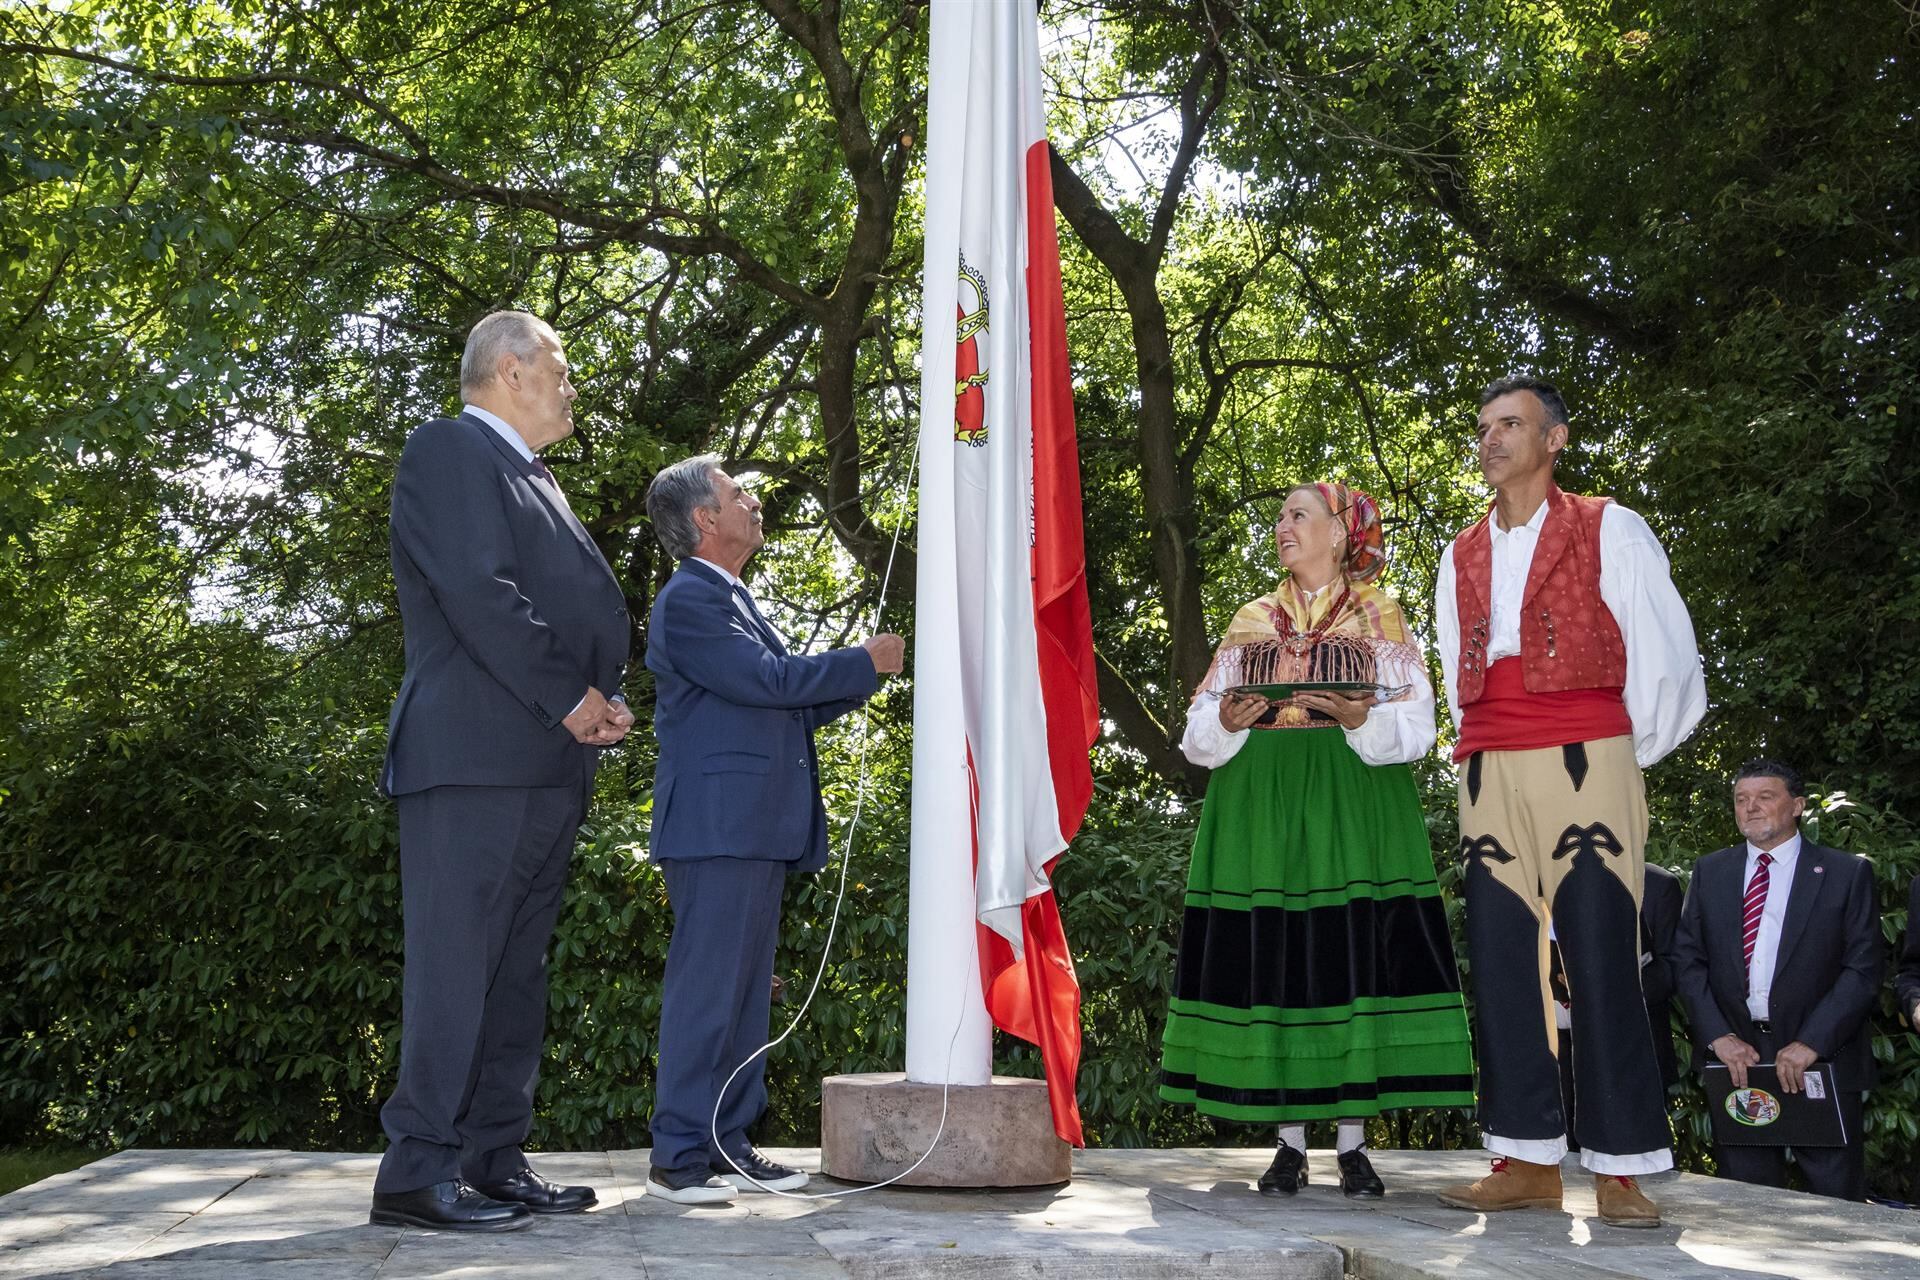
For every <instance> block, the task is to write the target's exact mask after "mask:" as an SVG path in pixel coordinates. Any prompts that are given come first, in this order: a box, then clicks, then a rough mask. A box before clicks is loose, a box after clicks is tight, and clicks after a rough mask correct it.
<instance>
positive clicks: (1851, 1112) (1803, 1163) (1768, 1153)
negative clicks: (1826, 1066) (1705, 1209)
mask: <svg viewBox="0 0 1920 1280" xmlns="http://www.w3.org/2000/svg"><path fill="white" fill-rule="evenodd" d="M1787 1043H1791V1042H1790V1041H1788V1042H1782V1041H1781V1040H1780V1039H1779V1038H1778V1037H1777V1036H1774V1035H1771V1034H1769V1033H1767V1032H1764V1031H1763V1032H1761V1033H1760V1034H1759V1036H1758V1037H1757V1038H1756V1041H1755V1043H1754V1046H1753V1047H1754V1049H1755V1050H1756V1051H1758V1052H1759V1054H1760V1061H1761V1062H1764V1063H1771V1062H1772V1061H1773V1059H1774V1055H1776V1054H1778V1053H1779V1052H1780V1050H1781V1049H1783V1048H1785V1047H1786V1044H1787ZM1839 1101H1840V1122H1841V1124H1843V1125H1845V1126H1846V1130H1847V1145H1846V1146H1844V1147H1794V1148H1793V1162H1794V1163H1795V1164H1797V1165H1799V1166H1800V1175H1801V1176H1802V1177H1803V1178H1805V1179H1806V1180H1807V1190H1809V1191H1811V1192H1813V1193H1814V1194H1815V1195H1822V1196H1833V1197H1835V1198H1836V1199H1840V1200H1864V1199H1865V1198H1866V1195H1867V1136H1866V1134H1865V1132H1864V1131H1863V1128H1862V1126H1863V1125H1864V1124H1865V1121H1866V1095H1865V1094H1863V1093H1853V1092H1848V1091H1845V1090H1842V1091H1840V1094H1839ZM1713 1154H1714V1158H1715V1160H1717V1161H1718V1162H1719V1165H1720V1176H1721V1177H1723V1178H1732V1179H1734V1180H1736V1181H1738V1182H1751V1183H1754V1184H1756V1185H1758V1186H1762V1187H1784V1186H1786V1185H1787V1148H1786V1147H1736V1146H1731V1145H1725V1144H1721V1143H1715V1144H1714V1150H1713Z"/></svg>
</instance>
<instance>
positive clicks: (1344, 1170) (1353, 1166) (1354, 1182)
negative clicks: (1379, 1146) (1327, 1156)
mask: <svg viewBox="0 0 1920 1280" xmlns="http://www.w3.org/2000/svg"><path fill="white" fill-rule="evenodd" d="M1339 1159H1340V1194H1341V1195H1343V1196H1345V1197H1346V1198H1347V1199H1349V1200H1378V1199H1380V1198H1381V1197H1382V1196H1384V1195H1386V1194H1387V1185H1386V1184H1385V1183H1384V1182H1382V1181H1380V1175H1379V1174H1377V1173H1375V1172H1374V1171H1373V1161H1371V1160H1369V1159H1367V1152H1366V1148H1364V1147H1356V1148H1354V1149H1353V1150H1352V1151H1342V1152H1341V1153H1340V1156H1339Z"/></svg>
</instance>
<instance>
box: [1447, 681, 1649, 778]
mask: <svg viewBox="0 0 1920 1280" xmlns="http://www.w3.org/2000/svg"><path fill="white" fill-rule="evenodd" d="M1632 732H1633V721H1632V720H1630V719H1628V718H1627V704H1626V703H1625V702H1624V701H1623V700H1622V699H1621V697H1620V690H1618V689H1565V690H1561V691H1559V692H1555V693H1530V692H1528V691H1527V686H1526V677H1525V674H1524V673H1523V672H1522V670H1521V667H1520V659H1519V658H1518V657H1517V656H1516V657H1510V658H1502V659H1500V660H1499V661H1498V662H1495V663H1494V664H1493V665H1492V666H1489V667H1488V668H1487V683H1486V689H1485V691H1484V692H1483V693H1481V695H1480V696H1479V697H1478V698H1476V699H1474V700H1473V701H1472V702H1470V703H1468V704H1467V707H1466V712H1465V714H1463V715H1462V716H1461V717H1460V741H1459V742H1458V743H1457V744H1455V746H1454V748H1453V758H1454V759H1455V760H1465V759H1466V758H1467V757H1468V756H1470V755H1472V754H1473V753H1474V752H1476V751H1533V750H1536V749H1538V748H1540V747H1564V746H1566V745H1567V744H1568V743H1572V742H1597V741H1599V740H1600V739H1602V738H1618V737H1621V736H1623V735H1630V734H1632Z"/></svg>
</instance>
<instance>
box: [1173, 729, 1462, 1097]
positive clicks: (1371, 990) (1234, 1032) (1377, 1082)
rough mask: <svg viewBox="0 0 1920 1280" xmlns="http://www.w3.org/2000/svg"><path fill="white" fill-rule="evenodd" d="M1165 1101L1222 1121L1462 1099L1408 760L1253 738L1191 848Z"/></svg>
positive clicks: (1217, 786)
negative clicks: (1369, 760)
mask: <svg viewBox="0 0 1920 1280" xmlns="http://www.w3.org/2000/svg"><path fill="white" fill-rule="evenodd" d="M1160 1093H1161V1096H1162V1097H1165V1098H1167V1099H1170V1100H1171V1101H1174V1102H1185V1103H1189V1104H1191V1105H1192V1106H1194V1107H1196V1108H1198V1109H1199V1110H1200V1111H1202V1112H1204V1113H1206V1114H1208V1115H1214V1116H1221V1117H1224V1118H1226V1119H1230V1120H1255V1121H1279V1122H1289V1121H1302V1120H1333V1119H1348V1118H1354V1119H1358V1118H1364V1117H1367V1116H1375V1115H1378V1114H1380V1113H1381V1112H1383V1111H1390V1110H1394V1109H1396V1108H1400V1107H1466V1106H1471V1105H1472V1104H1473V1051H1472V1047H1471V1044H1470V1042H1469V1040H1468V1038H1467V1017H1466V1009H1465V1006H1464V1005H1463V1004H1462V1002H1461V999H1460V975H1459V972H1458V970H1457V969H1456V968H1455V965H1454V960H1453V943H1452V940H1451V938H1450V937H1449V936H1448V933H1447V917H1446V907H1445V904H1444V903H1443V902H1442V900H1441V897H1440V886H1439V885H1438V884H1437V883H1436V882H1435V880H1434V873H1433V854H1432V852H1431V851H1430V849H1429V847H1428V844H1427V831H1426V825H1425V823H1424V821H1423V820H1422V818H1421V812H1420V799H1419V793H1418V792H1417V791H1416V789H1415V787H1414V783H1413V775H1412V773H1411V772H1409V770H1408V769H1407V767H1406V766H1405V765H1386V766H1374V765H1369V764H1366V763H1364V762H1363V761H1362V760H1361V759H1360V757H1358V756H1356V755H1355V754H1354V753H1353V749H1352V748H1351V747H1349V746H1348V745H1347V742H1346V737H1345V735H1344V734H1342V733H1340V732H1339V731H1338V730H1337V729H1333V728H1325V729H1272V730H1258V729H1257V730H1255V731H1254V732H1253V733H1252V734H1251V735H1250V736H1249V737H1248V739H1247V742H1246V745H1245V746H1243V747H1242V748H1241V749H1240V752H1239V754H1238V755H1236V756H1234V758H1233V759H1232V760H1230V761H1228V762H1227V763H1226V764H1225V765H1222V766H1221V767H1220V768H1219V769H1217V770H1215V771H1214V774H1213V778H1212V781H1211V783H1210V784H1209V786H1208V788H1207V799H1206V805H1205V807H1204V809H1203V810H1202V812H1201V818H1200V830H1199V833H1198V834H1197V835H1196V836H1195V838H1194V844H1193V864H1192V867H1191V869H1190V871H1189V872H1188V876H1187V897H1186V913H1185V919H1184V922H1183V926H1182V932H1181V938H1180V957H1179V961H1178V964H1177V969H1176V972H1175V975H1174V996H1173V1003H1172V1007H1171V1009H1170V1010H1169V1012H1168V1015H1167V1029H1166V1037H1165V1040H1164V1043H1163V1045H1162V1058H1161V1084H1160Z"/></svg>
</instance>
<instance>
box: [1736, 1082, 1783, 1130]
mask: <svg viewBox="0 0 1920 1280" xmlns="http://www.w3.org/2000/svg"><path fill="white" fill-rule="evenodd" d="M1727 1114H1728V1115H1730V1116H1732V1117H1733V1118H1734V1119H1735V1120H1738V1121H1739V1122H1740V1123H1741V1124H1748V1125H1752V1126H1754V1127H1755V1128H1758V1127H1760V1126H1761V1125H1765V1124H1772V1123H1773V1122H1774V1121H1775V1120H1778V1119H1779V1118H1780V1099H1778V1098H1776V1097H1774V1096H1773V1095H1772V1094H1770V1093H1768V1092H1767V1091H1766V1090H1765V1089H1752V1088H1748V1089H1735V1090H1734V1091H1733V1092H1732V1093H1729V1094H1728V1095H1727Z"/></svg>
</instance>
